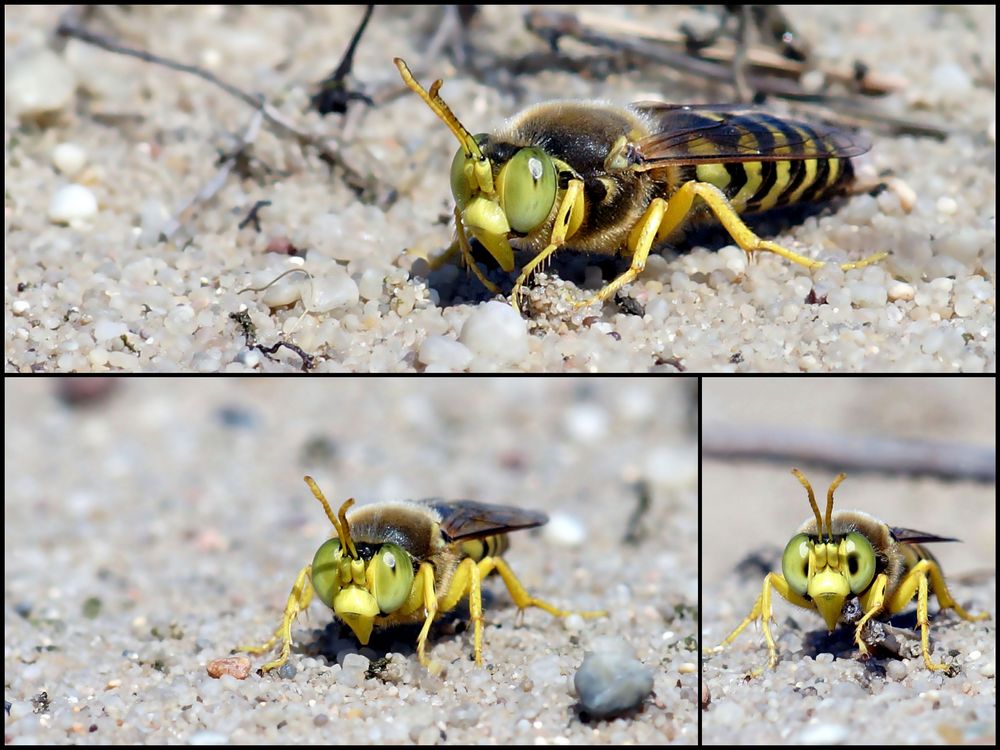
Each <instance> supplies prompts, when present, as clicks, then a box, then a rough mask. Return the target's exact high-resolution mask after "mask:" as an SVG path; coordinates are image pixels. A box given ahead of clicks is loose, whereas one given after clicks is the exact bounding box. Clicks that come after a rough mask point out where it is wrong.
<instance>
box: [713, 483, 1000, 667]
mask: <svg viewBox="0 0 1000 750" xmlns="http://www.w3.org/2000/svg"><path fill="white" fill-rule="evenodd" d="M792 473H793V474H794V475H795V476H796V478H797V479H798V480H799V481H800V482H801V483H802V485H803V486H804V487H805V488H806V493H807V494H808V496H809V505H810V507H811V508H812V512H813V516H814V518H812V519H809V520H808V521H806V522H805V523H804V524H802V527H801V528H800V529H799V531H798V533H796V534H795V536H793V537H792V538H791V540H790V541H789V542H788V544H787V545H786V547H785V551H784V554H783V555H782V557H781V570H782V572H781V573H769V574H768V575H767V576H765V578H764V585H763V588H762V589H761V594H760V596H759V597H757V601H756V602H755V603H754V605H753V609H752V610H751V611H750V614H749V615H747V616H746V618H744V620H743V622H741V623H740V625H739V626H738V627H737V628H736V629H735V630H734V631H733V632H732V633H730V634H729V636H727V637H726V639H725V640H724V641H723V642H722V643H721V644H720V645H719V646H717V647H715V648H714V649H708V650H707V651H708V653H715V652H718V651H721V650H722V649H723V648H724V647H725V646H727V645H729V644H730V643H732V642H733V640H735V639H736V637H737V636H738V635H739V634H740V633H742V632H743V630H744V629H745V628H746V627H747V626H748V625H749V624H750V623H752V622H755V621H756V620H758V619H759V620H760V621H761V624H762V625H763V628H764V640H766V641H767V648H768V651H769V653H770V658H769V660H768V667H769V668H770V669H773V668H774V667H775V666H776V665H777V663H778V650H777V648H776V647H775V645H774V639H773V638H772V637H771V624H770V623H771V589H774V590H775V591H777V592H778V593H779V594H780V595H781V596H782V597H784V598H785V599H786V600H787V601H789V602H791V603H792V604H794V605H796V606H798V607H803V608H804V609H811V610H815V611H816V612H818V613H819V614H820V616H821V617H822V618H823V620H824V622H826V626H827V629H828V630H829V631H830V632H831V633H832V632H833V630H834V629H835V628H836V627H837V624H838V623H842V624H848V625H853V626H854V642H855V643H856V644H857V646H858V648H859V649H860V651H861V655H862V657H863V658H867V657H868V656H869V655H870V649H869V647H870V646H871V645H872V644H871V643H869V640H870V639H869V630H868V629H866V626H868V624H869V622H871V621H872V618H875V617H879V618H888V617H889V616H890V615H894V614H896V613H898V612H901V611H902V610H903V609H904V608H905V607H906V606H907V605H908V604H909V603H910V601H911V600H912V599H913V597H914V596H916V597H917V624H918V625H919V626H920V651H921V653H922V655H923V658H924V663H925V664H926V665H927V668H928V669H930V670H933V671H945V672H953V671H954V670H953V668H952V667H950V666H949V665H947V664H937V663H935V662H933V661H931V654H930V648H929V644H928V621H927V597H928V587H930V590H932V591H933V593H934V595H935V596H936V597H937V600H938V604H939V605H940V608H941V609H942V610H944V609H954V610H955V613H956V614H957V615H958V616H959V617H961V618H962V619H963V620H970V621H971V620H982V619H984V618H986V617H988V616H989V615H988V614H986V613H983V614H979V615H970V614H969V613H968V612H966V611H965V610H964V609H962V607H961V606H960V605H959V604H958V602H956V601H955V599H954V598H953V597H952V595H951V592H949V591H948V586H947V585H946V584H945V581H944V573H943V572H942V571H941V566H940V565H939V564H938V561H937V560H936V559H935V558H934V555H932V554H931V553H930V552H929V551H928V550H927V548H926V547H924V545H925V544H926V543H928V542H956V541H958V540H957V539H949V538H946V537H940V536H936V535H934V534H928V533H925V532H923V531H914V530H912V529H904V528H898V527H894V526H889V525H888V524H886V523H885V522H883V521H880V520H878V519H877V518H875V517H873V516H870V515H868V514H867V513H862V512H861V511H856V510H839V511H837V512H836V513H834V512H833V493H834V491H835V490H836V489H837V487H838V486H839V485H840V483H841V482H842V481H843V480H844V478H845V477H846V474H839V475H838V476H837V477H836V478H835V479H834V480H833V484H831V485H830V489H829V491H828V492H827V499H826V516H825V520H824V518H822V517H821V516H820V513H819V506H818V505H817V504H816V497H815V495H814V494H813V489H812V486H811V485H810V484H809V481H808V480H807V479H806V478H805V475H803V474H802V472H800V471H799V470H798V469H793V470H792ZM763 671H764V670H763V668H761V669H758V670H755V671H754V672H753V674H754V675H755V676H759V675H760V674H761V673H762V672H763Z"/></svg>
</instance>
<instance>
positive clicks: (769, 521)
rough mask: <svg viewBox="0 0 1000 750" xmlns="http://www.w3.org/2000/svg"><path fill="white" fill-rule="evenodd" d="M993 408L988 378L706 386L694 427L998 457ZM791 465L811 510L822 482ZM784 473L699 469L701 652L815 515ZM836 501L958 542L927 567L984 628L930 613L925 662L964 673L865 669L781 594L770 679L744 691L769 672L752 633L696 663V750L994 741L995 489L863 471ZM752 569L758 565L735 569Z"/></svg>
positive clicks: (768, 467)
mask: <svg viewBox="0 0 1000 750" xmlns="http://www.w3.org/2000/svg"><path fill="white" fill-rule="evenodd" d="M995 399H996V397H995V383H994V382H993V381H992V380H989V379H976V380H968V379H947V380H942V379H919V380H915V379H906V380H898V379H896V380H894V379H889V378H884V379H879V380H877V381H872V380H869V379H838V380H837V381H835V382H823V383H819V382H816V381H811V380H810V381H795V382H790V381H788V380H787V379H783V380H780V381H776V380H767V379H764V380H753V381H748V382H738V383H734V382H723V381H720V380H718V379H708V380H707V381H706V382H705V384H704V412H703V414H704V420H705V427H706V429H711V427H710V426H711V425H715V426H716V428H718V427H720V426H721V427H722V428H725V426H733V427H745V426H756V427H760V428H767V427H775V428H789V427H809V428H813V429H821V430H828V431H832V432H838V433H841V434H844V435H847V436H850V435H858V436H862V435H865V436H867V435H881V436H892V437H906V438H917V437H929V436H933V437H934V438H935V439H940V440H954V441H962V442H966V443H973V444H978V445H987V446H992V447H994V448H995V445H996V438H995V428H996V425H995V417H994V410H995V409H994V407H995ZM800 468H801V469H803V471H804V472H805V473H806V475H807V476H808V477H810V479H811V481H812V483H813V485H814V487H816V488H817V490H818V493H820V494H821V502H822V501H823V500H822V498H825V494H826V488H827V486H828V485H829V482H830V480H832V478H833V472H832V471H830V470H822V469H814V468H813V469H811V468H810V467H809V466H808V465H803V466H801V467H800ZM790 469H791V466H787V467H786V466H777V465H774V464H764V463H749V462H723V461H718V460H710V461H707V462H706V464H705V466H704V471H703V500H702V513H703V516H702V518H703V524H704V526H703V532H702V544H703V552H702V571H703V576H704V580H703V585H704V589H703V597H704V600H703V601H704V603H703V610H702V616H703V621H702V634H703V640H704V642H705V644H706V645H709V646H714V645H716V644H718V643H719V642H721V640H722V639H723V638H724V637H725V636H726V635H727V634H728V633H729V632H730V631H731V630H732V629H733V628H735V627H736V626H737V625H738V624H739V623H740V621H741V620H742V618H743V617H744V616H745V615H747V614H748V613H749V611H750V608H751V607H752V606H753V603H754V601H755V599H756V597H757V596H759V595H760V590H761V583H762V581H763V578H764V575H765V573H766V571H767V570H779V571H780V564H781V563H780V557H781V551H782V549H783V548H784V546H785V544H786V543H787V541H788V539H789V538H791V536H792V535H793V534H794V533H795V531H796V530H797V529H798V527H799V525H800V524H801V523H802V522H803V521H804V520H806V519H807V518H808V517H809V516H810V511H809V505H808V501H807V499H806V495H805V492H804V490H803V489H802V487H801V486H800V485H799V483H798V482H797V481H796V480H795V478H794V477H792V476H791V475H790V474H789V470H790ZM836 497H837V504H836V505H835V508H838V509H845V510H846V509H856V510H862V511H866V512H869V513H871V514H872V515H875V516H877V517H879V518H882V519H883V520H885V521H887V522H888V523H890V524H892V525H894V526H903V527H909V528H915V529H920V530H923V531H928V532H930V533H935V534H939V535H942V536H953V537H958V538H960V539H961V540H962V542H963V543H962V544H936V545H934V547H933V551H934V554H935V555H936V556H937V557H938V559H939V561H940V562H941V564H942V566H943V569H944V571H945V575H946V579H947V580H948V581H949V585H950V586H951V587H952V592H953V593H954V594H955V595H956V597H957V598H958V601H959V602H960V603H961V604H962V605H963V606H966V607H967V609H969V610H970V611H971V612H983V611H986V612H989V613H990V619H989V620H987V621H985V622H964V621H962V620H961V619H959V618H958V617H957V616H955V615H954V614H953V613H946V614H942V615H940V616H938V615H937V604H936V601H935V600H934V599H933V598H932V600H931V604H930V607H929V609H930V612H931V630H930V635H931V642H932V643H933V644H934V646H935V651H934V656H935V658H940V657H942V656H943V655H946V654H949V653H950V652H952V653H954V658H956V659H957V660H958V663H959V664H960V665H961V667H962V671H961V672H960V673H959V675H958V676H956V677H953V678H946V677H942V676H932V675H930V674H929V673H928V671H927V670H926V669H924V666H923V661H922V659H919V658H918V659H907V660H903V661H895V660H893V659H874V660H872V661H871V662H869V663H868V664H867V665H863V664H862V663H861V662H860V661H858V659H857V650H856V648H855V647H853V646H852V644H850V642H849V641H848V642H847V643H844V642H842V641H840V640H838V639H835V638H828V637H827V636H826V628H825V626H824V625H823V622H822V620H821V618H820V617H819V615H818V614H816V613H810V612H806V611H805V610H801V609H798V608H796V607H794V606H792V605H790V604H788V603H787V602H784V601H783V600H781V598H780V597H777V596H776V597H775V598H776V600H777V601H776V603H775V605H774V610H775V611H774V619H775V625H774V633H775V638H776V643H777V645H778V653H779V659H780V661H779V663H778V667H777V670H776V671H774V672H767V673H765V675H764V676H763V677H761V678H760V679H757V680H752V681H749V682H747V681H745V680H744V676H745V675H746V674H747V673H748V672H749V671H750V670H752V669H755V668H757V667H760V666H763V665H764V664H766V663H767V647H766V645H765V643H764V637H763V633H762V632H761V630H760V628H759V626H757V627H753V626H752V627H750V628H748V629H747V630H746V631H744V632H743V633H742V634H741V635H740V636H739V638H738V639H737V640H736V641H735V642H734V643H733V644H732V645H731V646H729V647H728V649H727V650H726V651H725V652H723V653H721V654H716V655H712V656H709V657H707V658H706V660H705V667H704V679H705V683H706V685H707V687H708V689H709V691H710V694H711V703H710V705H709V707H708V709H707V710H705V711H703V714H702V721H703V732H704V741H705V743H706V744H725V743H731V742H742V743H746V744H810V743H819V742H822V743H824V744H827V743H840V742H846V741H848V738H849V737H851V736H853V733H854V732H855V731H856V728H857V727H858V726H864V727H865V734H864V740H865V742H870V743H874V744H879V743H902V744H928V743H930V744H935V743H944V744H954V743H962V744H968V743H985V744H990V743H991V741H992V739H993V738H994V737H995V734H996V719H995V717H996V713H995V711H996V678H995V665H996V630H995V622H996V604H995V595H996V577H995V576H996V568H995V560H996V488H995V485H993V484H988V485H984V484H977V483H974V482H943V481H938V480H933V479H927V478H921V479H914V478H906V477H888V476H879V475H875V474H861V473H858V474H853V475H851V474H849V475H848V477H847V479H846V480H845V481H844V483H843V484H842V485H841V486H840V488H839V489H838V491H837V495H836ZM751 556H754V558H755V560H756V562H753V563H751V564H747V565H743V566H741V565H740V563H741V562H750V558H751ZM914 609H915V606H914V607H910V608H909V609H908V610H907V612H912V611H913V610H914ZM897 624H898V625H899V626H900V627H902V628H905V629H912V628H913V626H914V617H913V615H912V614H910V615H907V614H905V613H904V615H903V616H902V617H901V618H899V621H898V623H897ZM834 657H835V658H834ZM949 658H951V657H949ZM761 718H763V719H764V720H763V721H762V720H761Z"/></svg>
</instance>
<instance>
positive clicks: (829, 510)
mask: <svg viewBox="0 0 1000 750" xmlns="http://www.w3.org/2000/svg"><path fill="white" fill-rule="evenodd" d="M845 479H847V474H845V473H844V472H840V473H839V474H838V475H837V478H836V479H834V480H833V484H831V485H830V489H828V490H827V491H826V527H827V528H828V529H829V530H830V541H833V521H832V518H833V491H834V490H835V489H837V488H838V487H839V486H840V483H841V482H843V481H844V480H845Z"/></svg>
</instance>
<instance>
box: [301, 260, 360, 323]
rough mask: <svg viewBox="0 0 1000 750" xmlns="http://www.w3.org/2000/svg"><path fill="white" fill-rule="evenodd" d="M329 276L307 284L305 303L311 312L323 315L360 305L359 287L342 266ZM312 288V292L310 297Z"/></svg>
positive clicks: (315, 279)
mask: <svg viewBox="0 0 1000 750" xmlns="http://www.w3.org/2000/svg"><path fill="white" fill-rule="evenodd" d="M333 268H335V269H337V270H336V271H331V273H330V274H329V275H326V276H319V277H316V278H314V279H313V281H312V285H311V287H310V285H309V284H306V285H305V287H304V291H305V295H306V296H305V299H304V301H305V303H306V307H307V308H308V309H309V310H310V312H316V313H323V312H329V311H330V310H335V309H337V308H339V307H351V306H353V305H356V304H357V303H358V299H359V294H358V285H357V284H356V283H355V282H354V279H352V278H351V277H350V276H348V275H347V272H346V271H344V270H343V268H341V267H340V266H333ZM310 288H311V290H312V293H311V296H310Z"/></svg>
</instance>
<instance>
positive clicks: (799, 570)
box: [781, 534, 809, 596]
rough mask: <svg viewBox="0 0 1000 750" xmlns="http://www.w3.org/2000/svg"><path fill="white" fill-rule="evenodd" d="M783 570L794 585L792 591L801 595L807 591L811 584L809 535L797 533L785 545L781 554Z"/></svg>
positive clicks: (789, 583) (790, 583)
mask: <svg viewBox="0 0 1000 750" xmlns="http://www.w3.org/2000/svg"><path fill="white" fill-rule="evenodd" d="M781 572H782V573H783V574H784V576H785V580H786V581H788V585H789V586H791V587H792V591H794V592H795V593H796V594H799V595H800V596H801V595H803V594H805V593H806V587H807V586H808V584H809V537H808V536H806V535H805V534H796V535H795V536H793V537H792V540H791V541H790V542H789V543H788V545H787V546H786V547H785V552H784V554H783V555H782V556H781Z"/></svg>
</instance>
